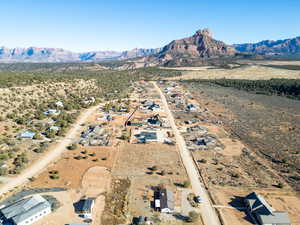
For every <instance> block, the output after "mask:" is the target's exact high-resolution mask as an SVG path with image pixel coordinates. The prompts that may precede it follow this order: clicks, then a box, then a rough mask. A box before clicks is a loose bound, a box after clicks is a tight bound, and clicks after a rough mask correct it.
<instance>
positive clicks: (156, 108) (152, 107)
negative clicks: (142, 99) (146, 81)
mask: <svg viewBox="0 0 300 225" xmlns="http://www.w3.org/2000/svg"><path fill="white" fill-rule="evenodd" d="M143 108H144V109H145V110H150V111H159V110H160V106H159V105H158V104H155V103H152V104H149V105H145V106H143Z"/></svg>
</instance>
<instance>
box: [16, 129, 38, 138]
mask: <svg viewBox="0 0 300 225" xmlns="http://www.w3.org/2000/svg"><path fill="white" fill-rule="evenodd" d="M34 135H35V133H34V132H33V131H30V130H26V131H24V132H22V133H20V134H18V135H17V136H18V137H20V138H30V139H32V138H33V137H34Z"/></svg>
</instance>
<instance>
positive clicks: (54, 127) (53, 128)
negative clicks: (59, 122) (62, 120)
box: [49, 126, 60, 131]
mask: <svg viewBox="0 0 300 225" xmlns="http://www.w3.org/2000/svg"><path fill="white" fill-rule="evenodd" d="M59 129H60V127H58V126H51V127H49V130H50V131H52V130H53V131H59Z"/></svg>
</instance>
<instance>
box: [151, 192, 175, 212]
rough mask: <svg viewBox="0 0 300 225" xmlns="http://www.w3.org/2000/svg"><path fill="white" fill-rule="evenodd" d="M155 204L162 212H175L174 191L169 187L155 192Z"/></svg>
mask: <svg viewBox="0 0 300 225" xmlns="http://www.w3.org/2000/svg"><path fill="white" fill-rule="evenodd" d="M154 206H155V209H156V210H159V211H160V212H162V213H172V212H174V197H173V192H172V191H170V190H168V189H159V190H158V191H156V192H155V193H154Z"/></svg>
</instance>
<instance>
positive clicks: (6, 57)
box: [0, 47, 161, 62]
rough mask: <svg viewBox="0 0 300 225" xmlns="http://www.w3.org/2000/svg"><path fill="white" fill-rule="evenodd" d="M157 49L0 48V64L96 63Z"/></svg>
mask: <svg viewBox="0 0 300 225" xmlns="http://www.w3.org/2000/svg"><path fill="white" fill-rule="evenodd" d="M160 50H161V49H160V48H157V49H142V48H136V49H133V50H129V51H123V52H117V51H91V52H84V53H75V52H71V51H67V50H64V49H61V48H36V47H29V48H5V47H0V62H98V61H108V60H124V59H130V58H137V57H145V56H149V55H153V54H156V53H158V52H159V51H160Z"/></svg>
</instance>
